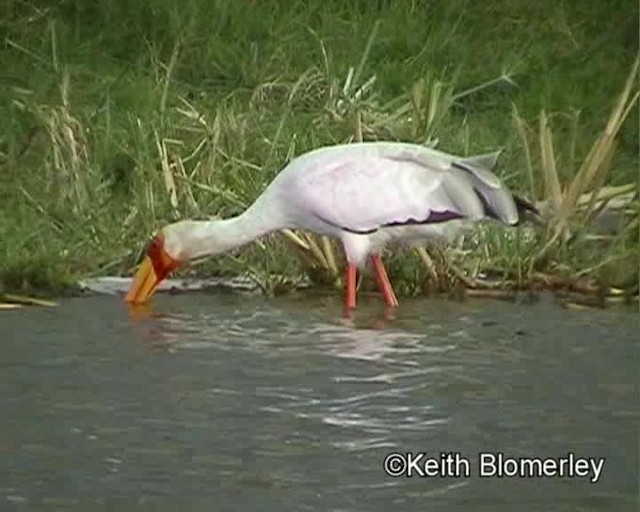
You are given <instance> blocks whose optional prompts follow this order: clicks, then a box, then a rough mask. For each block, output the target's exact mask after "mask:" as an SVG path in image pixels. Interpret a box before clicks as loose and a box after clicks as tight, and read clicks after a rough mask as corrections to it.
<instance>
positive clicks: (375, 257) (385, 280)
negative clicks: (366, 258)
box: [371, 254, 398, 307]
mask: <svg viewBox="0 0 640 512" xmlns="http://www.w3.org/2000/svg"><path fill="white" fill-rule="evenodd" d="M371 263H372V264H373V268H374V269H375V270H376V281H378V288H380V291H381V292H382V297H383V298H384V303H385V304H386V305H387V306H389V307H396V306H397V305H398V299H396V294H395V293H394V291H393V287H392V286H391V282H390V281H389V276H388V275H387V271H386V269H385V268H384V264H383V263H382V260H381V259H380V255H379V254H372V255H371Z"/></svg>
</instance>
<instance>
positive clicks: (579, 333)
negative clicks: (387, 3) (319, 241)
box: [0, 294, 640, 512]
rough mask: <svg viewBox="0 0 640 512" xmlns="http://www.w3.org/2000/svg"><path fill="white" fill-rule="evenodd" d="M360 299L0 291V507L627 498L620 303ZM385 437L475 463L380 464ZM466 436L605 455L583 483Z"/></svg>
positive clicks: (518, 451) (516, 503)
mask: <svg viewBox="0 0 640 512" xmlns="http://www.w3.org/2000/svg"><path fill="white" fill-rule="evenodd" d="M360 307H361V309H360V311H359V313H358V315H357V317H356V319H355V323H349V322H346V321H344V320H342V319H341V318H340V305H339V298H338V297H335V298H334V297H332V298H313V297H304V296H300V297H289V298H278V299H272V300H269V299H263V298H259V297H253V296H248V295H240V294H211V295H204V294H187V295H176V296H158V297H156V298H155V300H154V303H153V311H152V312H147V313H146V314H145V313H138V314H132V313H131V312H130V311H128V310H127V308H126V307H125V305H124V304H122V303H121V302H120V300H119V299H118V298H115V297H110V296H98V297H92V298H78V299H72V300H65V301H63V302H62V303H61V304H60V306H59V307H58V308H52V309H49V308H42V309H39V308H30V309H22V310H15V311H5V312H0V340H1V342H0V365H1V367H0V389H1V390H2V392H1V393H0V407H1V411H2V416H1V418H0V510H7V511H13V510H16V511H20V510H38V511H40V510H82V511H87V512H91V511H102V510H120V509H122V510H154V511H164V510H166V511H173V510H176V507H177V506H180V507H182V508H183V509H184V510H190V511H199V510H203V511H212V510H222V511H227V510H228V511H240V510H242V511H250V510H256V511H262V510H273V511H284V510H291V511H294V510H301V511H304V510H323V511H324V510H326V511H336V512H337V511H390V510H398V509H402V510H407V511H408V510H411V511H413V510H416V511H418V510H420V511H422V510H430V511H434V510H435V511H437V510H447V511H457V510H461V511H462V510H464V511H466V510H476V511H478V510H479V511H482V510H487V511H494V510H517V511H520V510H527V511H534V510H540V511H543V510H544V511H546V510H554V511H564V510H566V511H574V510H586V511H595V510H602V511H605V510H606V511H625V510H634V509H635V508H636V506H637V496H638V474H639V472H638V452H639V450H638V440H637V434H638V425H639V421H638V420H639V414H638V411H639V408H638V387H637V385H638V367H639V366H638V362H639V359H638V335H637V333H638V327H639V326H640V322H639V321H638V316H637V315H636V314H634V313H632V312H627V313H624V312H616V311H589V312H584V311H580V312H577V311H575V312H574V311H567V310H564V309H561V308H559V307H558V306H557V305H555V304H554V303H553V301H552V300H541V301H538V302H536V303H534V304H527V305H517V304H510V303H503V302H497V301H470V302H465V303H456V302H446V301H440V300H413V301H407V300H405V301H403V302H402V304H401V308H400V310H399V311H398V313H397V317H396V318H395V319H391V320H385V319H384V316H383V315H382V314H381V311H380V309H379V303H378V302H377V301H375V300H373V299H372V298H362V299H361V303H360ZM392 452H402V453H406V452H413V453H415V454H417V453H419V452H426V453H427V455H428V456H432V457H439V456H440V453H441V452H457V453H459V454H460V457H466V458H467V459H468V460H469V462H470V475H469V476H468V477H465V476H459V477H454V476H452V477H448V478H443V477H421V476H416V475H414V476H413V477H406V476H402V477H399V478H393V477H390V476H388V475H387V474H385V472H384V470H383V461H384V459H385V457H386V456H387V455H388V454H390V453H392ZM481 452H483V453H487V452H503V453H504V454H505V455H506V456H509V457H514V458H517V457H542V458H550V457H566V456H567V453H568V452H573V453H575V455H576V456H577V457H598V458H599V457H604V458H605V459H606V460H605V462H604V465H603V467H602V473H601V476H600V479H599V481H598V482H597V483H591V482H590V477H582V478H580V477H574V478H569V477H547V478H543V477H540V478H516V477H512V478H504V477H503V478H496V477H485V478H481V477H479V476H478V472H479V468H478V466H477V461H478V457H479V454H480V453H481ZM591 476H593V475H591ZM123 507H124V508H123Z"/></svg>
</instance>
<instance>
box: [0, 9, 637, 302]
mask: <svg viewBox="0 0 640 512" xmlns="http://www.w3.org/2000/svg"><path fill="white" fill-rule="evenodd" d="M591 4H592V5H591ZM2 9H3V11H4V12H3V16H2V18H1V19H2V21H0V26H1V27H2V35H3V38H2V48H1V49H0V58H1V61H2V63H3V66H2V72H1V73H0V96H1V97H0V124H2V129H1V130H0V133H1V134H2V135H1V137H2V138H1V139H0V166H1V171H2V172H1V173H0V264H1V268H0V291H2V289H4V290H21V291H24V290H27V289H30V290H32V291H33V290H44V289H47V290H55V291H60V290H62V289H64V288H65V287H66V286H68V285H69V284H71V283H73V282H75V281H76V280H77V279H78V278H80V277H84V276H92V275H105V274H109V275H129V274H130V273H131V272H132V269H133V268H134V266H135V264H136V263H137V261H138V260H139V257H140V254H141V251H142V250H143V248H144V245H145V243H146V241H147V239H148V236H149V235H150V234H151V233H152V232H153V231H154V230H155V229H157V228H158V227H160V226H162V225H163V224H165V223H167V222H170V221H173V220H176V219H178V218H187V217H204V216H212V215H217V216H221V217H226V216H229V215H234V214H236V213H238V212H240V211H241V210H242V209H244V208H245V207H246V206H247V205H248V204H250V203H251V201H252V200H253V199H254V198H255V197H256V196H257V195H258V194H259V193H260V192H261V191H262V190H263V189H264V187H265V186H266V185H267V183H268V182H269V181H270V180H271V179H272V178H273V176H274V175H275V174H276V173H277V172H278V171H279V170H280V169H281V168H282V167H283V166H284V165H285V163H286V162H287V161H288V160H290V159H291V158H292V157H293V156H294V155H298V154H300V153H303V152H305V151H307V150H310V149H312V148H315V147H317V146H319V145H324V144H332V143H340V142H348V141H354V140H377V139H391V140H403V141H412V142H418V143H427V144H431V145H437V147H438V148H439V149H442V150H445V151H449V152H452V153H458V154H463V155H464V154H471V153H481V152H488V151H493V150H496V149H503V150H504V151H503V154H502V156H501V159H500V163H499V168H498V170H497V172H498V174H500V175H501V176H502V177H504V178H505V179H506V181H507V183H508V184H509V185H510V186H512V187H513V188H514V189H515V190H518V191H519V192H521V193H523V194H524V195H526V196H528V197H530V198H532V199H537V200H540V201H542V200H546V201H547V204H548V205H550V207H549V210H548V212H549V213H548V216H547V218H548V220H549V225H548V227H547V228H543V229H539V230H536V231H533V232H530V233H526V234H525V233H523V232H521V231H515V232H512V233H506V232H504V231H502V230H500V231H496V230H492V229H488V230H483V231H482V232H480V233H479V235H478V237H477V238H474V239H473V240H467V241H466V244H465V245H464V246H461V247H456V248H452V249H450V250H448V251H447V252H446V253H445V254H444V255H442V254H440V253H439V252H437V251H436V252H432V253H431V254H430V261H431V262H432V263H433V265H434V266H433V268H431V267H430V266H429V265H427V264H425V263H424V257H425V255H426V253H423V254H416V253H415V252H406V251H405V252H400V253H398V254H397V255H395V256H394V258H393V259H392V260H391V261H390V267H391V268H390V271H391V273H392V274H393V276H392V278H395V279H396V282H397V283H398V288H399V290H398V291H399V292H401V293H421V292H423V291H426V290H433V289H440V290H451V289H455V288H456V283H458V284H459V283H460V282H462V283H463V284H465V283H466V286H468V287H478V282H479V281H481V277H482V274H481V272H482V271H483V270H484V271H486V272H488V273H491V274H492V275H495V276H498V277H499V278H500V280H508V281H509V282H511V283H512V285H513V286H520V287H525V286H538V285H544V283H545V280H546V282H550V280H553V279H559V280H560V281H558V282H559V283H562V282H563V281H562V280H563V279H564V280H565V281H566V282H571V283H573V284H571V285H570V286H573V287H574V288H575V283H576V282H577V281H580V282H581V283H582V284H581V286H582V285H584V286H587V287H589V286H591V287H594V286H595V285H594V282H600V283H604V284H607V285H609V284H611V285H615V286H617V287H621V288H623V289H626V290H628V291H630V293H634V291H635V288H636V283H637V282H638V258H639V254H638V246H639V241H638V202H637V198H636V200H635V203H634V202H633V201H631V203H629V207H628V208H627V210H631V212H630V214H629V215H622V216H619V218H618V217H617V219H618V220H616V222H617V224H615V226H613V228H611V227H610V228H609V229H608V231H606V232H597V231H594V230H593V229H591V226H594V225H595V224H594V223H593V222H592V219H591V217H593V215H590V214H582V213H577V212H578V210H579V208H578V201H577V200H578V199H579V197H578V196H581V195H582V194H583V193H588V192H590V191H591V190H594V188H595V190H596V191H597V192H600V191H601V190H604V191H605V192H606V191H612V190H613V191H621V193H623V192H624V193H627V196H624V197H628V192H629V191H630V189H629V188H627V189H612V188H606V189H605V188H603V187H615V186H621V185H626V184H632V187H633V186H635V185H637V179H638V177H637V176H638V157H637V155H638V150H639V147H638V118H637V115H635V114H634V115H631V116H630V118H629V119H627V120H626V121H625V122H620V123H618V124H619V126H613V127H614V128H616V130H619V133H618V134H617V136H616V137H615V141H616V142H615V146H612V149H609V146H608V145H607V146H601V147H599V149H598V148H597V151H596V152H595V154H596V155H599V156H598V158H600V156H601V161H600V160H598V161H597V162H595V163H594V162H592V166H595V167H597V168H596V169H595V170H594V171H593V173H591V171H588V170H587V171H580V169H581V166H582V168H584V167H585V166H586V167H588V166H589V165H590V164H589V159H592V160H593V158H594V157H593V154H594V153H593V152H591V153H590V151H591V150H592V147H593V145H594V144H595V143H597V141H598V137H599V136H600V135H601V133H602V131H603V130H604V129H605V127H606V126H607V120H608V119H610V116H611V113H612V112H615V109H616V106H617V105H618V102H619V95H620V93H621V92H622V91H623V89H624V87H625V81H626V80H627V77H628V76H629V73H630V70H631V68H632V65H633V62H634V59H635V58H636V55H637V51H638V48H637V26H638V23H637V5H636V4H635V3H633V2H631V1H630V0H629V1H614V2H609V3H602V2H600V3H596V2H591V3H588V2H579V1H577V0H575V1H565V2H555V1H551V0H543V1H541V2H539V3H537V4H535V5H531V6H524V5H523V4H522V3H521V2H517V1H515V0H496V1H493V2H468V1H462V0H453V1H444V0H442V1H431V2H419V1H402V2H384V1H374V2H364V1H356V0H351V1H346V2H345V1H341V2H338V1H328V0H325V1H322V2H320V1H318V2H302V1H298V2H295V1H294V2H257V1H249V0H245V1H239V0H236V1H233V0H227V1H223V0H220V1H214V0H191V1H184V2H178V1H175V0H157V1H155V2H127V1H124V0H101V1H99V2H83V1H81V0H61V1H60V2H57V3H56V4H55V6H53V7H52V6H51V3H50V2H33V1H17V0H8V1H7V2H6V3H5V6H4V7H3V8H2ZM637 83H638V82H637V78H635V79H634V80H633V81H632V82H631V85H630V87H629V88H628V90H627V93H628V95H627V101H626V103H625V104H624V105H623V110H624V108H626V106H628V105H629V104H632V102H633V100H634V94H635V93H636V91H637ZM543 111H544V113H542V112H543ZM632 112H636V110H632ZM623 113H624V112H623ZM611 127H612V126H610V128H611ZM600 140H602V139H600ZM605 142H607V141H605ZM590 155H591V156H590ZM585 161H587V164H585ZM580 172H582V174H580ZM590 173H591V174H590ZM576 176H578V178H579V181H580V182H581V183H582V184H583V185H584V186H579V187H578V186H575V187H569V186H568V184H569V183H571V181H572V180H575V179H576ZM567 196H569V197H567ZM574 196H575V197H574ZM589 198H590V196H586V199H583V201H586V205H587V206H586V210H587V212H589V211H590V212H593V211H594V210H596V209H597V208H599V207H600V206H601V205H602V203H601V202H600V201H597V200H595V199H597V198H595V199H594V200H593V201H591V200H590V199H589ZM614 199H615V198H614ZM563 201H566V202H563ZM608 204H609V205H610V204H611V201H610V202H609V203H608ZM634 208H635V213H634V211H633V209H634ZM581 211H584V210H581ZM598 229H600V228H598ZM298 236H300V234H298ZM302 243H303V244H307V245H308V244H309V243H311V244H313V243H314V240H306V241H305V240H303V241H302ZM317 243H318V245H319V246H320V247H319V248H320V249H322V247H321V245H322V243H323V242H322V241H317ZM297 245H300V244H296V243H295V242H293V241H292V239H291V238H287V237H286V236H282V235H275V236H272V237H269V238H268V239H266V240H264V241H263V243H261V244H255V245H253V246H251V247H248V248H246V249H244V250H242V251H240V252H238V253H236V254H231V255H225V256H222V257H217V258H215V259H211V260H208V261H206V262H202V263H201V264H199V265H197V266H195V267H192V268H190V269H185V270H184V271H183V272H184V273H186V274H188V273H195V274H197V275H234V274H238V273H245V272H247V271H249V272H250V273H251V274H252V275H254V276H255V278H256V280H258V281H259V282H260V283H261V285H262V286H264V287H265V289H266V290H268V291H274V290H277V289H280V288H281V286H282V285H285V283H282V282H281V279H280V278H279V277H276V276H282V275H284V276H286V277H287V278H288V279H289V280H290V281H295V280H296V279H297V278H299V277H300V276H304V275H306V274H311V275H312V276H313V277H314V278H317V279H318V280H320V281H322V282H328V283H332V282H334V283H335V279H334V278H335V275H334V272H333V271H332V265H330V264H328V263H327V262H326V258H325V261H324V262H323V261H322V257H321V256H318V251H316V253H315V256H313V249H314V248H313V246H311V247H309V248H308V249H302V250H301V251H292V247H296V246H297ZM309 254H312V258H311V259H309V258H307V257H306V255H309ZM336 254H337V253H336ZM451 263H453V265H454V266H453V267H451V265H450V264H451ZM465 276H466V277H465ZM461 280H462V281H461ZM594 280H595V281H594ZM541 283H542V284H541ZM551 285H552V284H549V286H551ZM558 286H561V284H559V285H558ZM568 286H569V285H568Z"/></svg>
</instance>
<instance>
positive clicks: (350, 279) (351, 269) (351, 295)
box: [344, 263, 357, 313]
mask: <svg viewBox="0 0 640 512" xmlns="http://www.w3.org/2000/svg"><path fill="white" fill-rule="evenodd" d="M356 272H357V268H356V266H355V265H354V264H353V263H347V274H346V283H345V285H346V294H345V299H344V307H345V312H347V313H348V312H349V311H351V310H353V309H355V308H356Z"/></svg>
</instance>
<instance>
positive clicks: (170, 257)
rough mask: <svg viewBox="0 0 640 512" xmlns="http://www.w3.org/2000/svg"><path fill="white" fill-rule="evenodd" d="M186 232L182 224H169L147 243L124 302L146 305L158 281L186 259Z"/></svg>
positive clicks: (188, 227) (187, 229)
mask: <svg viewBox="0 0 640 512" xmlns="http://www.w3.org/2000/svg"><path fill="white" fill-rule="evenodd" d="M189 230H190V226H189V225H188V223H185V222H177V223H174V224H169V225H168V226H165V227H164V228H163V229H162V230H161V231H160V232H159V233H158V234H157V235H156V236H155V237H154V238H153V239H152V240H151V242H150V243H149V245H148V246H147V251H146V255H145V257H144V259H143V260H142V263H141V264H140V266H139V267H138V271H137V272H136V274H135V276H134V278H133V282H132V283H131V287H130V288H129V291H128V292H127V295H126V297H125V300H126V301H127V302H129V303H130V304H143V303H145V302H147V301H148V300H149V299H150V298H151V296H152V295H153V294H154V293H155V291H156V289H157V287H158V285H159V284H160V282H161V281H162V280H163V279H165V278H166V277H167V276H168V275H169V274H171V272H173V271H174V270H175V269H177V268H178V267H179V266H180V265H182V264H183V263H185V262H186V261H187V260H188V259H189V257H188V254H189V251H188V241H189V236H188V232H189Z"/></svg>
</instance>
